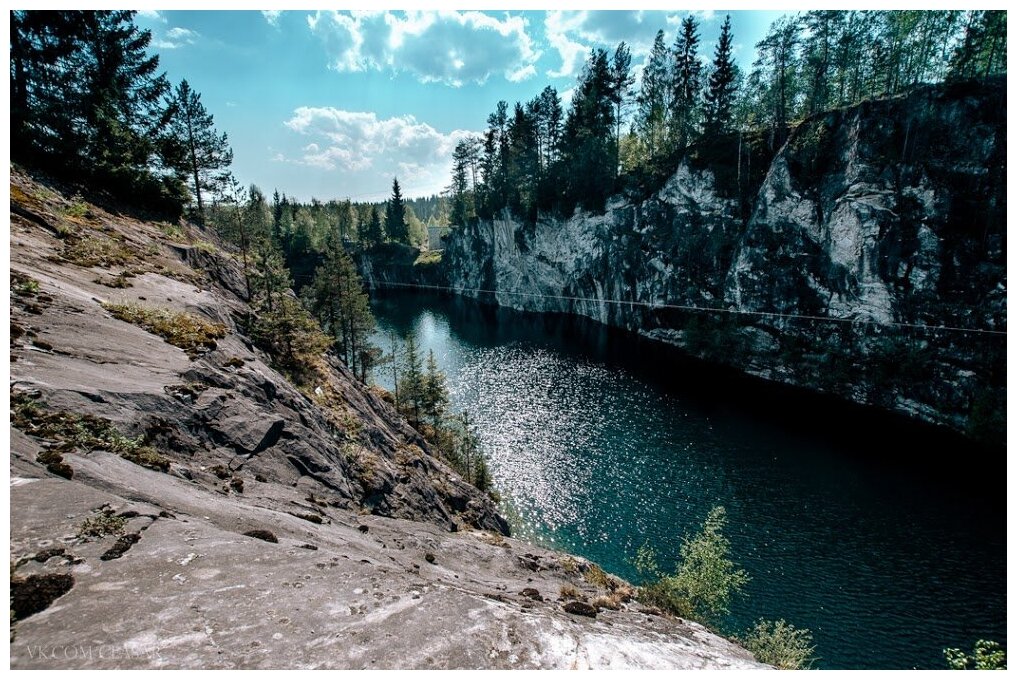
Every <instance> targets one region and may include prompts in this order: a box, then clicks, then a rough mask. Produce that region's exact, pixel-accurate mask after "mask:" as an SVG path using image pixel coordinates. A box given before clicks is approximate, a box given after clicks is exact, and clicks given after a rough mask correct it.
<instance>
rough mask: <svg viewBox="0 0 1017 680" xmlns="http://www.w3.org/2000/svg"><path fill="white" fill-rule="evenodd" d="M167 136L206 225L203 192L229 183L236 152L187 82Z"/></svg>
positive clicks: (173, 106)
mask: <svg viewBox="0 0 1017 680" xmlns="http://www.w3.org/2000/svg"><path fill="white" fill-rule="evenodd" d="M165 136H166V138H167V139H168V141H169V145H171V146H172V147H174V148H173V151H172V152H171V153H172V158H173V162H172V165H173V167H174V169H176V170H178V171H179V172H181V173H183V174H185V176H186V177H187V179H188V181H190V183H191V191H192V193H193V195H194V198H195V201H196V202H197V205H198V220H199V223H201V224H204V222H205V203H204V200H203V198H202V191H203V190H204V191H213V192H214V191H215V190H216V189H217V188H218V187H219V186H220V185H221V184H222V182H223V181H224V180H225V177H224V175H223V173H222V171H223V170H225V169H226V168H228V167H229V166H230V164H231V163H232V162H233V150H232V149H231V148H230V146H229V142H228V140H227V138H226V133H225V132H223V133H222V134H219V133H218V132H217V131H216V129H215V127H214V125H213V118H212V114H210V113H209V112H208V111H207V110H206V109H205V106H204V104H202V103H201V95H200V94H198V93H197V92H195V91H194V90H192V89H191V86H190V85H189V84H188V83H187V81H186V80H182V81H180V84H179V85H178V86H177V88H176V90H175V91H174V92H173V96H172V98H171V99H170V104H169V124H168V126H167V130H166V133H165ZM278 198H279V195H278V193H276V199H278Z"/></svg>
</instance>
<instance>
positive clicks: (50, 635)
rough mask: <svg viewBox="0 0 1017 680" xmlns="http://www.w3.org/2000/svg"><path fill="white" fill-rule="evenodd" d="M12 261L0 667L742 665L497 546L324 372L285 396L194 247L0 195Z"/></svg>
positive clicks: (221, 270)
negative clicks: (2, 653)
mask: <svg viewBox="0 0 1017 680" xmlns="http://www.w3.org/2000/svg"><path fill="white" fill-rule="evenodd" d="M10 239H11V348H10V349H11V376H10V378H11V456H10V467H11V575H12V588H11V613H12V617H11V618H12V630H11V666H12V667H13V668H67V667H82V668H86V667H87V668H153V667H159V668H162V667H165V668H289V667H293V668H297V667H306V668H369V667H377V668H407V667H410V668H419V667H434V668H448V667H467V668H481V667H497V668H545V667H557V668H561V667H570V666H571V667H577V666H592V667H617V666H622V667H666V668H691V667H753V666H757V664H755V662H754V661H753V660H752V659H751V657H750V656H749V655H748V653H747V652H745V651H744V650H742V649H740V648H738V647H737V646H735V645H733V644H732V643H730V642H728V641H726V640H724V639H722V638H719V637H717V636H716V635H713V634H712V633H710V632H708V631H707V630H705V629H704V628H703V627H701V626H698V625H696V624H691V623H686V622H682V621H679V620H676V619H672V618H669V617H663V616H659V615H652V616H648V615H647V614H646V613H644V612H641V611H640V607H639V605H638V604H637V603H636V602H635V601H633V600H632V599H631V595H632V590H631V588H629V587H628V586H627V585H626V584H624V583H622V582H621V581H619V580H617V579H611V580H608V581H605V580H604V579H599V578H588V577H587V576H584V574H586V575H589V574H594V573H596V572H595V571H591V570H592V566H591V565H590V564H589V563H587V562H585V561H584V560H581V559H579V558H573V557H571V556H567V555H563V554H560V553H555V552H551V551H546V550H540V549H537V548H534V547H532V546H528V545H526V544H524V543H521V542H518V541H515V540H513V539H511V538H507V537H506V536H505V533H506V532H507V526H506V524H505V522H504V520H503V519H502V518H501V517H500V516H499V515H498V514H497V512H496V508H495V506H494V504H493V503H492V501H491V499H490V498H488V497H487V496H485V495H483V494H481V493H479V492H478V491H477V490H476V489H474V488H473V487H472V486H470V485H468V484H466V483H465V482H464V481H463V480H462V479H460V478H459V477H458V476H457V475H456V474H455V473H454V472H453V471H452V470H451V469H450V468H449V467H448V466H447V465H445V463H444V462H443V461H442V460H441V459H440V457H439V456H438V455H437V454H436V452H435V451H434V450H432V448H431V447H430V446H429V444H428V443H427V441H425V440H424V439H423V438H422V437H421V436H420V435H419V434H418V433H417V432H416V431H415V430H413V429H412V428H411V427H410V426H409V425H408V424H407V423H406V422H405V421H404V420H403V419H402V418H401V417H400V416H399V415H398V414H397V413H395V411H394V410H393V409H392V408H391V407H390V406H389V405H388V404H387V403H386V401H385V400H384V399H383V398H382V397H381V396H380V395H379V394H378V393H376V391H374V390H371V389H368V388H366V387H364V386H362V385H360V384H359V383H357V382H356V381H355V380H354V379H353V377H352V376H351V375H350V374H349V372H348V371H347V370H346V369H345V368H344V367H343V366H341V365H340V364H338V363H336V362H328V363H329V365H327V366H323V367H321V370H320V371H319V372H318V373H317V375H318V376H319V379H318V380H317V382H316V383H315V384H312V385H303V386H302V387H301V388H300V389H297V388H296V387H295V386H294V384H293V383H291V381H290V380H288V379H287V377H286V376H284V375H283V374H281V373H280V372H279V371H277V370H276V369H275V368H274V367H273V366H272V364H271V362H270V361H269V358H268V357H267V356H265V355H264V354H262V353H261V352H260V351H258V350H257V349H256V348H255V347H253V345H252V344H251V342H250V341H249V340H248V339H247V338H246V337H245V336H244V335H243V333H242V332H241V331H240V329H239V328H238V326H237V324H236V322H235V319H236V318H238V316H241V315H243V314H244V313H245V312H246V311H247V307H246V303H245V302H244V300H243V297H242V294H241V291H242V290H243V288H244V286H243V279H242V277H241V273H240V269H239V268H238V266H237V263H236V260H235V257H234V256H232V255H230V254H229V252H228V250H227V249H226V248H224V247H223V246H222V244H219V243H217V242H216V241H215V238H214V236H213V235H211V234H206V233H201V232H200V231H197V230H195V229H194V228H192V227H188V226H186V225H169V224H152V223H146V222H141V221H137V220H134V219H131V218H128V217H124V216H120V215H115V214H110V213H107V212H105V211H103V210H100V209H98V208H96V207H94V206H90V205H88V204H86V203H83V202H82V201H80V200H77V199H68V198H66V197H64V196H61V195H60V194H59V193H57V192H56V191H53V190H52V189H50V188H47V187H45V186H42V185H40V184H38V183H36V182H33V181H32V180H30V179H29V178H28V177H26V176H24V175H22V174H20V173H18V172H12V180H11V233H10ZM125 304H126V305H135V306H137V307H134V308H135V309H146V310H148V311H149V312H150V313H152V314H155V315H156V316H154V317H153V318H155V319H157V320H159V321H160V323H161V324H162V325H161V326H153V328H156V329H157V331H158V332H149V330H146V328H144V327H140V326H138V325H135V324H133V323H128V322H127V321H124V320H120V319H119V318H118V317H117V316H115V315H114V314H113V313H112V312H111V311H110V310H113V309H114V307H112V305H125ZM181 314H182V315H183V316H180V315H181ZM121 316H122V315H121ZM166 326H169V328H167V327H166ZM170 331H172V334H171V333H170ZM163 337H172V338H173V340H174V342H175V343H176V344H170V343H169V342H167V341H164V340H163ZM566 585H568V586H570V587H572V588H576V589H577V590H576V591H575V592H574V593H572V594H571V595H570V596H569V597H568V598H560V597H559V595H560V593H561V592H562V588H563V586H566ZM576 593H578V595H576ZM598 596H600V597H602V598H603V599H602V600H601V601H600V602H601V604H603V605H605V606H594V604H595V603H596V602H597V601H596V599H595V598H597V597H598ZM576 602H579V604H576ZM570 603H572V604H570ZM566 605H567V606H566ZM613 607H617V609H615V608H613ZM572 612H580V614H583V613H585V614H586V615H585V616H584V615H577V614H575V613H572Z"/></svg>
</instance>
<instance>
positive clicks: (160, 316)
mask: <svg viewBox="0 0 1017 680" xmlns="http://www.w3.org/2000/svg"><path fill="white" fill-rule="evenodd" d="M103 308H104V309H105V310H106V311H108V312H109V313H110V314H112V315H113V317H114V318H117V319H120V320H121V321H126V322H127V323H132V324H134V325H135V326H140V327H142V328H144V329H145V330H146V331H148V332H149V333H154V334H156V335H158V336H160V337H161V338H162V339H163V340H165V341H166V342H168V343H169V344H171V345H174V346H176V347H179V348H181V349H182V350H184V351H185V352H187V354H188V355H189V356H190V357H191V358H194V357H196V356H198V355H200V354H204V353H206V352H209V351H211V350H213V349H215V348H216V341H217V340H220V339H222V338H223V337H224V336H225V335H226V327H225V326H223V325H222V324H220V323H215V322H212V321H208V320H206V319H203V318H201V317H199V316H195V315H194V314H188V313H187V312H176V311H173V310H170V309H158V308H155V307H143V306H141V305H136V304H113V303H105V304H103Z"/></svg>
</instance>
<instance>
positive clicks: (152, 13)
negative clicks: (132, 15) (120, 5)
mask: <svg viewBox="0 0 1017 680" xmlns="http://www.w3.org/2000/svg"><path fill="white" fill-rule="evenodd" d="M137 12H138V16H139V17H141V18H143V19H148V20H149V21H158V22H159V23H163V24H165V23H166V17H164V16H163V15H162V14H160V13H159V10H157V9H139V10H137Z"/></svg>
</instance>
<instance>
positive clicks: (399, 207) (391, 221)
mask: <svg viewBox="0 0 1017 680" xmlns="http://www.w3.org/2000/svg"><path fill="white" fill-rule="evenodd" d="M385 233H386V234H388V237H389V238H390V239H391V240H393V241H395V242H396V243H406V244H408V243H409V242H410V234H409V227H408V225H407V223H406V204H405V203H403V194H402V190H401V189H400V188H399V180H398V179H393V180H392V198H390V199H389V201H388V208H387V210H386V211H385Z"/></svg>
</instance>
